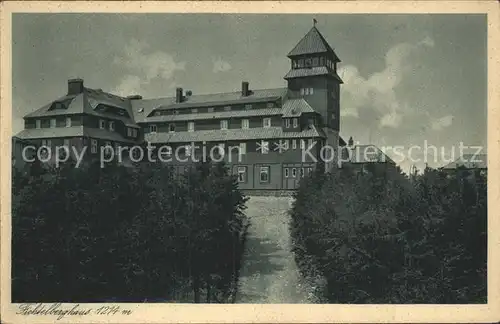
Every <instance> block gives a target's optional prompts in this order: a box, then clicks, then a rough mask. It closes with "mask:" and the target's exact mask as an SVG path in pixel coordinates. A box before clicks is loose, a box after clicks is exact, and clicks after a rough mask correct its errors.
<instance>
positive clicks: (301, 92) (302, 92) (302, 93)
mask: <svg viewBox="0 0 500 324" xmlns="http://www.w3.org/2000/svg"><path fill="white" fill-rule="evenodd" d="M300 95H301V96H303V95H304V88H300Z"/></svg>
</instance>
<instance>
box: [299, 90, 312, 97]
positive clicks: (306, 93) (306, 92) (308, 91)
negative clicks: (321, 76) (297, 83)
mask: <svg viewBox="0 0 500 324" xmlns="http://www.w3.org/2000/svg"><path fill="white" fill-rule="evenodd" d="M312 94H314V88H301V89H300V95H301V96H308V95H312Z"/></svg>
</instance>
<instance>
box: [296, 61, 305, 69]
mask: <svg viewBox="0 0 500 324" xmlns="http://www.w3.org/2000/svg"><path fill="white" fill-rule="evenodd" d="M297 67H298V68H299V69H301V68H303V67H304V59H300V60H299V61H298V63H297Z"/></svg>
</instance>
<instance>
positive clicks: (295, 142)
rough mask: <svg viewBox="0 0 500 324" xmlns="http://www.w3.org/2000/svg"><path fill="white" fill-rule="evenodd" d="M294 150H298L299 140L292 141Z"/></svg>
mask: <svg viewBox="0 0 500 324" xmlns="http://www.w3.org/2000/svg"><path fill="white" fill-rule="evenodd" d="M292 149H294V150H296V149H297V140H292Z"/></svg>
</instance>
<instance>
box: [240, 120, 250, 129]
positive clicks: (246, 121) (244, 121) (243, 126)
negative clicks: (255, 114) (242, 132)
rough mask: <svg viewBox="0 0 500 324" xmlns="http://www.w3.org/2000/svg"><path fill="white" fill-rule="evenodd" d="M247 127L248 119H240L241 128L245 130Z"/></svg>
mask: <svg viewBox="0 0 500 324" xmlns="http://www.w3.org/2000/svg"><path fill="white" fill-rule="evenodd" d="M249 127H250V122H249V121H248V119H242V120H241V128H243V129H247V128H249Z"/></svg>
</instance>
